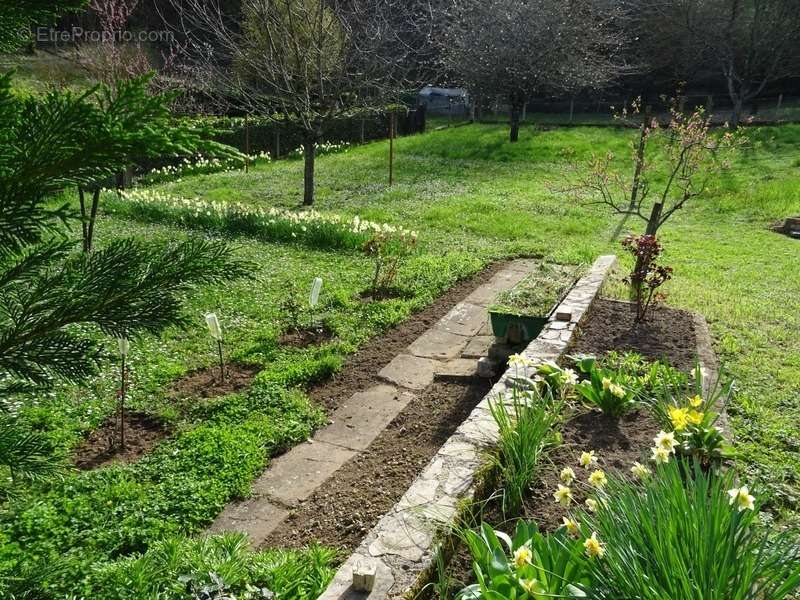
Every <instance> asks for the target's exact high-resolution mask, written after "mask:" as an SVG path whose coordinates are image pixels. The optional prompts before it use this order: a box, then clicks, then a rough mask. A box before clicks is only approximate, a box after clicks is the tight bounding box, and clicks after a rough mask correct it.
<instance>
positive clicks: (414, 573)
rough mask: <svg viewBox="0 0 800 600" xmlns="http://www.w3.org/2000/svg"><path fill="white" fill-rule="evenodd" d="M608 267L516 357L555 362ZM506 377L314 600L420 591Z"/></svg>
mask: <svg viewBox="0 0 800 600" xmlns="http://www.w3.org/2000/svg"><path fill="white" fill-rule="evenodd" d="M615 264H616V257H615V256H613V255H607V256H601V257H599V258H598V259H597V260H596V261H595V262H594V264H593V265H592V267H591V268H590V269H589V272H588V273H587V274H586V275H585V276H584V277H582V278H581V279H580V280H579V281H578V282H577V283H576V284H575V286H574V287H573V288H572V289H571V290H570V292H569V293H568V294H567V296H566V297H565V298H564V299H563V301H562V302H561V304H559V306H558V307H557V308H556V310H555V311H553V314H552V316H551V318H550V320H549V321H548V323H547V324H546V325H545V327H544V329H543V330H542V332H541V333H540V334H539V336H538V337H537V338H536V339H535V340H533V341H532V342H531V343H530V344H529V345H528V347H527V348H526V349H525V351H524V352H523V353H522V354H523V355H524V356H525V357H527V358H529V359H531V360H532V361H535V362H538V363H543V362H545V361H548V360H550V361H557V360H558V359H559V358H560V357H561V355H562V354H563V353H564V352H565V351H566V349H567V348H568V347H569V345H570V341H571V340H572V336H573V334H574V332H575V331H576V329H577V328H578V325H579V323H580V322H581V321H582V320H583V318H584V317H585V316H586V314H587V312H588V310H589V308H590V307H591V304H592V302H594V300H595V298H596V297H597V296H598V294H599V292H600V289H601V288H602V286H603V283H604V282H605V280H606V277H607V276H608V273H609V272H610V270H611V269H612V267H613V266H614V265H615ZM514 374H515V373H514V369H513V368H512V369H509V370H507V371H506V372H505V374H504V375H503V376H502V378H501V379H500V381H498V383H497V384H495V386H494V387H493V388H492V389H491V390H490V391H489V393H488V394H487V395H486V396H485V397H484V398H483V400H481V402H480V403H479V404H478V405H477V406H476V407H475V409H474V410H473V411H472V413H471V414H470V416H469V417H467V419H466V420H465V421H464V422H463V423H462V424H461V426H460V427H459V428H458V429H457V430H456V432H455V433H454V434H453V435H452V436H451V437H450V438H449V439H448V440H447V441H446V442H445V443H444V445H443V446H442V447H441V448H440V449H439V452H438V453H437V454H436V456H434V457H433V459H431V461H430V462H429V463H428V465H427V466H426V467H425V469H424V470H423V471H422V473H420V475H419V476H418V477H417V478H416V479H415V480H414V482H413V483H412V484H411V487H410V488H409V489H408V490H407V491H406V493H405V494H404V495H403V497H402V498H401V499H400V500H399V502H398V503H397V504H396V505H395V506H394V507H393V508H392V510H390V511H389V512H388V513H386V514H385V515H384V516H383V517H382V518H381V520H380V521H379V522H378V523H377V525H375V527H373V529H372V530H371V531H370V532H369V533H368V534H367V536H366V538H365V539H364V541H363V542H362V543H361V545H360V546H359V547H358V548H357V549H356V551H355V552H354V553H353V554H352V555H351V556H350V557H349V558H348V559H347V560H346V561H345V562H344V563H343V564H342V566H341V567H340V568H339V570H338V571H337V573H336V575H335V576H334V578H333V580H332V581H331V583H330V585H329V586H328V588H327V589H326V590H325V592H323V594H322V595H321V596H320V597H319V598H320V600H340V599H345V598H359V599H366V598H369V599H373V600H378V599H383V598H402V597H404V596H406V593H407V592H408V591H409V590H413V589H416V588H417V587H418V586H419V585H421V582H420V578H421V576H422V575H423V574H425V573H426V572H430V570H431V568H432V567H433V566H434V563H435V558H436V549H437V548H436V544H437V532H439V531H440V530H442V529H443V528H444V527H446V526H447V525H448V524H452V523H453V521H454V520H455V518H456V517H457V514H458V507H459V505H460V504H461V503H462V502H465V501H469V500H470V499H471V498H473V497H474V495H475V491H476V473H477V472H478V470H479V469H480V468H481V466H482V465H483V461H482V460H481V455H482V454H483V453H484V451H485V450H486V449H487V448H489V447H491V446H492V445H493V443H494V442H495V441H496V439H497V426H496V424H495V422H494V419H493V418H492V416H491V413H490V412H489V400H490V399H491V398H495V397H497V396H498V395H502V394H504V393H505V392H506V391H508V389H509V387H508V385H507V382H508V379H509V378H510V377H513V376H514ZM354 571H356V572H357V573H359V577H357V579H360V580H362V581H361V583H363V579H364V577H366V578H369V579H372V578H373V576H374V582H370V584H371V586H372V590H371V591H370V592H366V591H360V590H357V589H355V587H354V586H353V579H354V577H353V574H354Z"/></svg>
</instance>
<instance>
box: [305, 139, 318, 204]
mask: <svg viewBox="0 0 800 600" xmlns="http://www.w3.org/2000/svg"><path fill="white" fill-rule="evenodd" d="M316 153H317V142H316V141H315V140H314V139H312V138H308V139H306V141H304V142H303V160H304V163H305V170H304V172H303V206H311V205H312V204H314V160H315V158H316Z"/></svg>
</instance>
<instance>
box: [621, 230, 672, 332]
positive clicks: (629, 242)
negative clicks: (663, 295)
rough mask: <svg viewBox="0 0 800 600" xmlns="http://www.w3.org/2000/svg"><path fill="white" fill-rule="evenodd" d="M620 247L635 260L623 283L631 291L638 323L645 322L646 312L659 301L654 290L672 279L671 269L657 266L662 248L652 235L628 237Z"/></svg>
mask: <svg viewBox="0 0 800 600" xmlns="http://www.w3.org/2000/svg"><path fill="white" fill-rule="evenodd" d="M622 247H623V248H624V249H625V250H627V251H628V252H630V253H631V254H632V255H633V256H634V259H635V260H636V262H635V264H634V267H633V270H632V271H631V273H630V275H628V277H627V278H626V279H625V283H626V284H628V285H630V286H631V289H632V291H633V298H634V301H635V302H636V322H637V323H638V322H641V321H644V320H645V318H646V316H647V311H648V310H649V309H650V307H651V306H652V304H653V302H654V301H656V300H658V299H659V296H658V294H657V293H656V290H658V288H659V287H661V286H662V285H663V284H664V283H666V282H667V281H669V280H670V279H672V267H665V266H663V265H660V264H658V258H659V257H660V256H661V252H662V251H663V247H662V246H661V244H660V243H659V242H658V240H657V239H656V236H654V235H630V236H628V237H626V238H625V239H624V240H622Z"/></svg>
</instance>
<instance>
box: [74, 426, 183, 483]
mask: <svg viewBox="0 0 800 600" xmlns="http://www.w3.org/2000/svg"><path fill="white" fill-rule="evenodd" d="M119 433H120V432H119V418H118V415H114V416H113V417H111V418H109V419H107V420H106V421H105V423H103V424H102V425H101V426H100V427H98V428H97V429H95V430H94V431H92V432H91V433H90V434H89V435H88V436H87V438H86V439H85V440H84V441H83V443H81V445H80V446H78V448H77V450H76V451H75V454H74V462H75V466H76V467H77V468H79V469H81V470H89V469H96V468H98V467H104V466H106V465H108V464H111V463H112V462H121V463H129V462H134V461H136V460H138V459H139V458H141V457H142V456H143V455H144V454H146V453H147V452H148V451H150V449H151V448H153V446H155V445H156V444H157V443H158V442H160V441H161V440H162V439H163V438H165V437H166V436H167V435H169V430H168V429H167V427H166V426H165V425H164V424H163V423H161V422H160V421H158V420H157V419H154V418H153V417H151V416H150V415H146V414H144V413H138V412H126V413H125V449H124V450H122V449H121V448H120V446H119Z"/></svg>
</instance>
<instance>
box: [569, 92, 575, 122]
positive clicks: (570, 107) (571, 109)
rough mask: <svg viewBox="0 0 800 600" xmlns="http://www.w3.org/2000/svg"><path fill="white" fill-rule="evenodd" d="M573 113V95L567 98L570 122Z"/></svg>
mask: <svg viewBox="0 0 800 600" xmlns="http://www.w3.org/2000/svg"><path fill="white" fill-rule="evenodd" d="M574 114H575V96H572V97H571V98H570V99H569V122H570V123H572V116H573V115H574Z"/></svg>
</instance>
